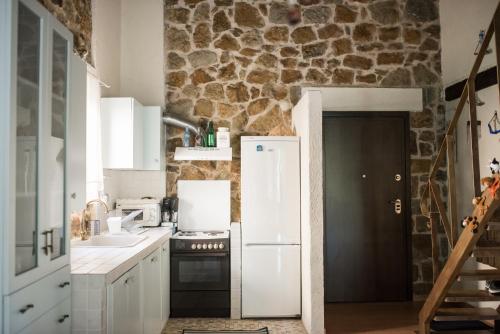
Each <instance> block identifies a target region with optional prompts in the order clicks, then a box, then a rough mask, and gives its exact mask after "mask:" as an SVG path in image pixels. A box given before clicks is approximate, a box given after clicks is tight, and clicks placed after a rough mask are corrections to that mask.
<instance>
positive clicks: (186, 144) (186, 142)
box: [182, 128, 191, 147]
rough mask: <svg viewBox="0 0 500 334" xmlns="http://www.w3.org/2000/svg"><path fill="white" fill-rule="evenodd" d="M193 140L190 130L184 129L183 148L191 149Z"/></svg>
mask: <svg viewBox="0 0 500 334" xmlns="http://www.w3.org/2000/svg"><path fill="white" fill-rule="evenodd" d="M190 140H191V135H190V133H189V129H188V128H185V129H184V137H182V146H184V147H189V142H190Z"/></svg>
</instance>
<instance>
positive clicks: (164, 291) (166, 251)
mask: <svg viewBox="0 0 500 334" xmlns="http://www.w3.org/2000/svg"><path fill="white" fill-rule="evenodd" d="M169 317H170V239H169V240H167V241H165V242H164V243H163V244H162V245H161V323H162V327H165V324H166V323H167V321H168V318H169Z"/></svg>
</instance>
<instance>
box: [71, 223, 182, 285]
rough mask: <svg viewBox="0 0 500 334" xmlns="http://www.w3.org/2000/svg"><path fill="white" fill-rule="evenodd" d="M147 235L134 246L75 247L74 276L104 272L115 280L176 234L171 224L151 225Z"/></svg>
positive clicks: (73, 252) (72, 250)
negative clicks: (163, 225) (169, 225)
mask: <svg viewBox="0 0 500 334" xmlns="http://www.w3.org/2000/svg"><path fill="white" fill-rule="evenodd" d="M141 235H143V236H147V238H146V239H145V240H144V241H142V242H140V243H139V244H137V245H135V246H133V247H121V248H117V247H72V248H71V274H72V275H104V276H105V281H106V283H112V282H114V281H115V280H116V279H117V278H119V277H120V276H121V275H123V274H124V273H126V272H127V271H128V270H130V269H131V268H133V267H134V266H135V265H136V264H138V263H139V262H140V261H141V260H142V259H143V258H145V257H146V256H148V255H149V254H151V253H152V252H153V251H154V250H155V249H157V248H158V247H160V246H161V244H162V243H164V242H165V241H166V240H168V239H169V238H170V237H171V236H172V230H171V229H170V228H169V227H156V228H150V229H148V230H147V231H145V232H143V233H141Z"/></svg>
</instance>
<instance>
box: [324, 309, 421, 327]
mask: <svg viewBox="0 0 500 334" xmlns="http://www.w3.org/2000/svg"><path fill="white" fill-rule="evenodd" d="M421 307H422V304H421V303H417V302H401V303H351V304H340V303H339V304H326V305H325V326H326V333H327V334H348V333H363V334H368V333H369V334H389V333H390V334H415V331H416V330H417V328H418V312H419V310H420V308H421Z"/></svg>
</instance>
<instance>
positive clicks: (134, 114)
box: [101, 97, 144, 169]
mask: <svg viewBox="0 0 500 334" xmlns="http://www.w3.org/2000/svg"><path fill="white" fill-rule="evenodd" d="M142 108H143V107H142V105H141V104H140V103H139V102H138V101H137V100H135V99H133V98H130V97H112V98H102V99H101V123H102V125H101V127H102V163H103V167H104V168H110V169H112V168H116V169H142V168H143V143H144V140H143V110H142Z"/></svg>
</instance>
